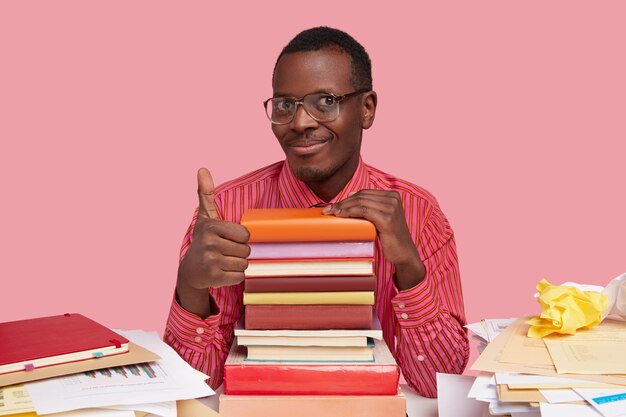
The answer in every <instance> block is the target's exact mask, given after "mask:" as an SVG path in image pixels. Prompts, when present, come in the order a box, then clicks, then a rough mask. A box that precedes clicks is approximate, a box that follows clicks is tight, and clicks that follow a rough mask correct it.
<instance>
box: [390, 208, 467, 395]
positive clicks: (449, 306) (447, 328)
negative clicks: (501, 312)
mask: <svg viewBox="0 0 626 417" xmlns="http://www.w3.org/2000/svg"><path fill="white" fill-rule="evenodd" d="M417 246H418V249H419V252H420V254H422V256H423V259H422V261H423V263H424V266H425V267H426V276H425V278H424V280H423V281H422V282H421V283H420V284H418V285H416V286H415V287H413V288H410V289H408V290H405V291H400V292H398V293H397V295H396V296H395V297H393V299H392V300H391V304H392V309H393V313H394V316H395V321H396V324H395V329H396V330H395V335H396V359H397V361H398V364H399V365H400V368H401V369H402V373H403V375H404V378H405V379H406V381H407V383H408V384H409V385H410V386H411V387H412V388H413V389H415V390H416V391H417V393H418V394H420V395H423V396H425V397H436V396H437V383H436V373H437V372H442V373H450V374H460V373H462V372H463V370H464V369H465V366H466V365H467V362H468V359H469V342H468V337H467V331H466V330H465V328H464V327H463V326H464V325H465V324H466V319H465V311H464V305H463V294H462V289H461V280H460V275H459V264H458V259H457V254H456V244H455V240H454V235H453V234H452V230H451V228H450V226H449V224H448V221H447V220H446V218H445V216H444V215H443V213H442V212H441V211H440V209H439V208H438V207H437V208H436V210H435V211H434V213H433V214H432V215H431V216H430V217H429V220H428V222H427V223H426V226H425V227H424V229H423V231H422V233H421V234H420V237H419V239H418V245H417Z"/></svg>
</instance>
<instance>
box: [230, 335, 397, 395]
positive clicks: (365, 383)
mask: <svg viewBox="0 0 626 417" xmlns="http://www.w3.org/2000/svg"><path fill="white" fill-rule="evenodd" d="M245 356H246V353H245V347H244V346H239V345H237V344H236V343H233V347H232V348H231V351H230V353H229V355H228V358H227V359H226V363H225V365H224V393H226V394H228V395H239V394H241V395H257V394H259V395H320V394H321V395H323V394H329V395H395V394H396V393H397V392H398V378H399V371H398V365H397V364H396V361H395V360H394V358H393V356H392V355H391V352H389V349H388V348H387V345H386V344H385V342H384V341H383V340H376V341H375V347H374V361H373V362H365V363H341V364H339V363H333V362H319V363H314V364H313V363H301V362H252V361H247V360H245Z"/></svg>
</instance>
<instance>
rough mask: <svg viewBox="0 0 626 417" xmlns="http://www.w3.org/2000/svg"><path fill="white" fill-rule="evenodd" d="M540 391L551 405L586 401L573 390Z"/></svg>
mask: <svg viewBox="0 0 626 417" xmlns="http://www.w3.org/2000/svg"><path fill="white" fill-rule="evenodd" d="M539 391H540V392H541V395H543V396H544V398H545V399H546V400H547V402H549V403H550V404H560V403H571V402H575V401H584V399H583V397H581V396H580V395H578V394H577V393H576V391H574V390H573V389H541V390H539Z"/></svg>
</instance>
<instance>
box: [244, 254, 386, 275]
mask: <svg viewBox="0 0 626 417" xmlns="http://www.w3.org/2000/svg"><path fill="white" fill-rule="evenodd" d="M373 273H374V259H372V258H327V259H256V260H254V259H251V260H249V261H248V267H247V268H246V270H245V271H244V274H245V275H246V278H250V277H277V276H290V275H296V276H298V275H299V276H317V275H372V274H373Z"/></svg>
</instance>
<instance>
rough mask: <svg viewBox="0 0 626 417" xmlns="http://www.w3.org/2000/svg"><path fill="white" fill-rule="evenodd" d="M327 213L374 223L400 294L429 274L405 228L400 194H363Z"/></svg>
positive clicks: (335, 205) (331, 207)
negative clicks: (392, 269)
mask: <svg viewBox="0 0 626 417" xmlns="http://www.w3.org/2000/svg"><path fill="white" fill-rule="evenodd" d="M324 213H325V214H334V215H335V216H337V217H358V218H363V219H366V220H369V221H371V222H372V223H374V226H376V230H377V231H378V237H379V239H380V243H381V245H382V248H383V254H384V255H385V258H387V260H389V261H391V263H393V265H394V266H395V268H396V285H397V287H398V289H399V290H401V291H402V290H407V289H409V288H412V287H414V286H415V285H417V284H419V283H420V282H421V281H422V280H423V279H424V276H425V274H426V270H425V268H424V264H423V263H422V260H421V259H420V256H419V253H418V252H417V248H416V247H415V244H414V243H413V239H412V238H411V234H410V232H409V227H408V225H407V224H406V218H405V217H404V208H403V207H402V200H401V199H400V194H398V193H397V192H396V191H384V190H361V191H359V192H357V193H354V194H351V195H350V196H349V197H348V198H346V199H345V200H342V201H340V202H338V203H335V204H333V205H331V206H327V207H325V208H324Z"/></svg>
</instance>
